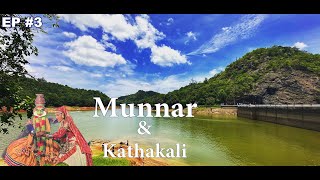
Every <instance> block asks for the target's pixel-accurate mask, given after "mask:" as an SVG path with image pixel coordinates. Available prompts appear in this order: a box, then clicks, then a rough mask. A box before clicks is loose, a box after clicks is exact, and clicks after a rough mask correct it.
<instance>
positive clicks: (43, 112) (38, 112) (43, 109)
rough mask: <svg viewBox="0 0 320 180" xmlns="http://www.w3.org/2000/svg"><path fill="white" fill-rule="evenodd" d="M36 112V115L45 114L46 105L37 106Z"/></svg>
mask: <svg viewBox="0 0 320 180" xmlns="http://www.w3.org/2000/svg"><path fill="white" fill-rule="evenodd" d="M34 114H36V115H43V114H45V108H44V107H41V106H39V107H36V108H35V109H34Z"/></svg>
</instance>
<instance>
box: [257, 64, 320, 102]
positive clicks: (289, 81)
mask: <svg viewBox="0 0 320 180" xmlns="http://www.w3.org/2000/svg"><path fill="white" fill-rule="evenodd" d="M319 80H320V79H319V76H316V75H313V74H307V73H304V72H302V71H297V70H294V71H292V72H291V73H288V72H286V71H281V72H277V73H275V72H270V73H267V74H265V76H264V77H263V78H262V80H261V81H259V82H257V84H256V86H255V89H254V90H253V91H252V95H253V96H254V97H256V98H257V99H258V100H257V101H261V102H260V103H262V104H317V103H320V102H319V101H320V99H319V98H317V97H320V93H319V92H320V81H319Z"/></svg>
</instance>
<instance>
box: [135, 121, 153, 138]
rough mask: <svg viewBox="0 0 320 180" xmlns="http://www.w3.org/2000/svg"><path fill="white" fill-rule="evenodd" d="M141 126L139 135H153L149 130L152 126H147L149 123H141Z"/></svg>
mask: <svg viewBox="0 0 320 180" xmlns="http://www.w3.org/2000/svg"><path fill="white" fill-rule="evenodd" d="M139 126H140V127H139V129H138V133H139V134H141V135H143V134H145V133H147V134H151V132H150V131H149V128H150V127H151V126H147V123H146V122H145V121H140V122H139Z"/></svg>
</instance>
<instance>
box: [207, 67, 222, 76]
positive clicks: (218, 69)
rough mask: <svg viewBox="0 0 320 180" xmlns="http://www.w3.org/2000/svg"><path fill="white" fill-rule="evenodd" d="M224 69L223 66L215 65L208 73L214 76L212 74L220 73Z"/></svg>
mask: <svg viewBox="0 0 320 180" xmlns="http://www.w3.org/2000/svg"><path fill="white" fill-rule="evenodd" d="M224 69H225V67H221V66H220V67H217V68H214V69H212V70H211V71H210V72H209V74H210V75H211V76H214V75H216V74H218V73H220V72H221V71H224Z"/></svg>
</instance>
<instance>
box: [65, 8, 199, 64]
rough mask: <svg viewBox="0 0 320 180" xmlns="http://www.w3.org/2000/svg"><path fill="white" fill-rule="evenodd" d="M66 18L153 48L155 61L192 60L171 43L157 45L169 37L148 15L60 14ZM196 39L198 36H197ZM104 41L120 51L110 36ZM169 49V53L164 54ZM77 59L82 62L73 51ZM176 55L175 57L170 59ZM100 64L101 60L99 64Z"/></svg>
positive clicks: (171, 21)
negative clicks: (157, 27) (171, 46)
mask: <svg viewBox="0 0 320 180" xmlns="http://www.w3.org/2000/svg"><path fill="white" fill-rule="evenodd" d="M59 16H60V17H61V18H62V20H64V21H66V22H70V23H72V24H74V25H75V26H76V27H78V28H79V29H80V30H82V31H87V30H88V28H102V30H103V32H104V33H105V34H108V35H111V36H112V37H113V38H115V39H117V40H120V41H126V40H132V41H133V42H134V43H135V44H136V45H137V47H138V48H139V49H140V50H141V49H146V48H150V49H151V51H152V52H154V53H153V54H152V55H151V61H152V62H154V63H155V64H158V65H160V64H161V66H172V65H173V64H183V63H188V61H187V58H186V56H184V55H182V54H181V52H180V51H177V50H174V49H172V48H170V47H168V46H161V47H159V46H157V45H156V42H157V41H158V40H161V39H163V38H164V37H165V34H163V33H162V32H160V31H159V30H158V29H156V28H155V27H154V26H153V25H152V24H151V22H150V17H149V16H148V15H138V16H136V17H135V18H134V19H132V18H129V17H128V16H124V15H121V14H113V15H101V14H90V15H87V14H86V15H74V14H66V15H59ZM173 21H174V20H173V19H172V18H169V19H168V23H173ZM194 38H195V37H194ZM102 39H103V40H102V43H103V45H104V47H105V48H110V49H111V50H112V51H116V47H115V46H114V45H113V44H112V43H110V42H108V40H109V37H108V36H107V35H106V36H103V37H102ZM165 50H168V51H169V53H170V54H169V55H165V54H161V53H162V52H165ZM69 56H71V57H72V58H73V59H75V58H76V59H77V61H79V59H80V57H79V56H77V57H75V56H74V55H73V54H71V53H69ZM170 58H174V59H170ZM80 61H81V62H82V63H87V62H86V61H84V59H81V60H80ZM97 64H98V63H97Z"/></svg>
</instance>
